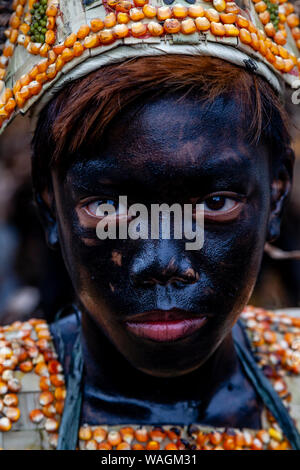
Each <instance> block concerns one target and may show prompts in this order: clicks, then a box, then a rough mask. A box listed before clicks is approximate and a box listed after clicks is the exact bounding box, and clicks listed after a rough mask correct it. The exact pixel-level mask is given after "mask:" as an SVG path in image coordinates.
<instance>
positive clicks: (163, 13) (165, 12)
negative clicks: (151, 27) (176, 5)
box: [157, 7, 172, 21]
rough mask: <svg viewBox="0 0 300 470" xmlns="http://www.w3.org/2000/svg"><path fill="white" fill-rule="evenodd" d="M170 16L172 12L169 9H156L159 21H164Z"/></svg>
mask: <svg viewBox="0 0 300 470" xmlns="http://www.w3.org/2000/svg"><path fill="white" fill-rule="evenodd" d="M171 16H172V10H171V8H170V7H159V8H158V9H157V19H158V20H159V21H164V20H167V19H169V18H171Z"/></svg>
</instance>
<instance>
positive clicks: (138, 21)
mask: <svg viewBox="0 0 300 470" xmlns="http://www.w3.org/2000/svg"><path fill="white" fill-rule="evenodd" d="M175 2H176V3H175ZM175 2H174V3H172V4H171V5H164V6H162V4H161V1H160V0H106V1H105V2H103V3H104V4H103V5H101V6H99V7H98V6H97V7H94V8H93V9H92V10H88V9H86V7H85V6H83V5H82V2H80V1H79V0H78V5H77V7H76V8H77V11H76V12H74V15H73V16H72V14H71V13H70V11H69V10H68V9H67V7H66V5H67V2H64V3H62V4H61V5H60V2H59V0H15V1H14V2H13V9H14V12H13V14H12V15H11V18H10V21H9V28H8V29H7V30H6V31H5V35H6V37H7V41H6V43H5V47H4V50H3V54H2V56H0V128H1V127H2V130H3V129H4V127H5V126H6V125H7V123H8V122H9V121H10V120H11V119H12V118H13V117H14V116H15V115H16V114H18V113H19V112H22V113H25V112H26V111H27V110H28V109H29V108H30V107H31V106H32V105H33V104H34V103H35V101H36V100H37V99H38V98H39V97H40V96H42V95H43V94H44V92H45V91H46V89H48V88H49V86H51V83H54V81H55V82H56V80H59V78H60V76H61V75H62V74H64V73H65V70H67V71H70V70H71V69H72V68H73V67H74V68H76V67H77V66H80V63H81V62H82V61H84V60H88V59H89V58H90V57H91V56H96V55H98V54H103V53H104V54H105V51H106V50H110V49H111V48H113V47H118V46H122V45H129V46H133V47H134V45H135V44H139V43H142V44H144V45H145V46H147V47H149V48H151V47H152V46H151V41H152V42H153V41H154V42H160V43H161V45H164V44H166V43H167V42H168V43H169V45H170V46H172V45H173V44H174V42H176V41H175V38H176V35H179V37H180V42H181V43H182V44H187V45H188V44H193V45H195V44H196V43H198V44H199V45H201V44H202V45H203V44H206V43H207V42H211V43H214V42H215V43H218V44H219V45H222V47H223V48H224V47H226V48H229V49H230V50H231V52H232V53H233V52H236V50H240V51H241V52H243V53H244V54H245V55H246V57H247V56H248V57H250V58H252V59H254V60H258V61H259V62H262V63H264V64H266V65H267V66H268V67H269V69H270V71H271V72H273V74H274V75H277V77H280V78H281V79H283V81H285V82H287V83H288V84H289V85H292V86H293V83H297V80H299V73H300V58H299V51H300V23H299V17H298V16H297V15H296V13H295V9H294V6H293V4H292V3H290V2H289V1H288V0H250V3H249V2H248V3H247V5H246V4H245V6H243V7H240V6H239V5H241V4H242V3H243V0H240V1H239V5H238V4H236V3H235V2H234V1H228V0H194V2H189V3H188V2H187V1H186V0H181V2H177V1H176V0H175ZM191 3H192V4H191ZM72 9H73V7H72ZM91 11H92V12H93V14H94V16H93V17H91ZM68 15H71V17H70V18H67V16H68ZM64 21H65V22H67V26H65V24H64ZM72 27H73V29H71V30H70V28H72ZM175 46H176V44H174V47H175ZM17 49H18V60H16V61H14V60H12V58H13V57H14V54H15V53H16V50H17ZM22 49H25V50H26V52H25V50H24V54H23V55H24V62H23V63H22V57H23V56H22ZM28 54H29V57H30V59H28ZM141 54H142V53H141ZM125 56H126V54H125ZM125 56H124V59H125V58H126V57H125ZM220 57H221V58H222V50H220ZM20 58H21V61H20ZM42 59H44V62H43V66H42V65H41V64H40V63H41V60H42ZM233 62H234V60H233ZM66 64H68V67H65V66H66ZM40 68H42V70H40ZM45 85H47V87H45ZM294 86H296V85H294ZM47 96H48V95H47ZM3 124H4V125H3ZM0 132H1V130H0ZM24 367H25V366H24Z"/></svg>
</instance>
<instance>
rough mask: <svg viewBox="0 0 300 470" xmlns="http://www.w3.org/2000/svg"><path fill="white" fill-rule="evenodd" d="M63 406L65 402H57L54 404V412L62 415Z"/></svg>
mask: <svg viewBox="0 0 300 470" xmlns="http://www.w3.org/2000/svg"><path fill="white" fill-rule="evenodd" d="M64 404H65V402H64V401H63V400H61V401H57V402H56V403H55V410H56V413H58V414H59V415H62V414H63V410H64Z"/></svg>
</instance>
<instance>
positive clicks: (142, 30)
mask: <svg viewBox="0 0 300 470" xmlns="http://www.w3.org/2000/svg"><path fill="white" fill-rule="evenodd" d="M146 32H147V25H146V24H145V23H141V22H138V23H133V24H132V26H131V34H132V36H134V37H136V38H138V37H140V36H144V34H146Z"/></svg>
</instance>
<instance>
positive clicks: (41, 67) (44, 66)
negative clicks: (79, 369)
mask: <svg viewBox="0 0 300 470" xmlns="http://www.w3.org/2000/svg"><path fill="white" fill-rule="evenodd" d="M48 65H49V64H48V59H44V60H42V61H41V62H39V63H38V64H37V67H38V71H39V72H40V73H42V72H46V70H47V68H48ZM43 364H45V363H43Z"/></svg>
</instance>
